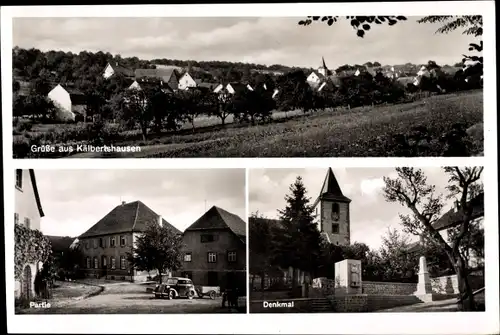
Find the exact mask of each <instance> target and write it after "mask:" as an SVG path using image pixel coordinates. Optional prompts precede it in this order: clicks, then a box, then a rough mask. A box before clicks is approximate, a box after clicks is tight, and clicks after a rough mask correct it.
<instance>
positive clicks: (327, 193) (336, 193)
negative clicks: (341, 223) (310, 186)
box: [316, 168, 351, 203]
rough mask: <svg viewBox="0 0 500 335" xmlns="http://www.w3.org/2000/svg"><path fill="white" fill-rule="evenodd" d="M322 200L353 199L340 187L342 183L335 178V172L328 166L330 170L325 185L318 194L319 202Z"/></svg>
mask: <svg viewBox="0 0 500 335" xmlns="http://www.w3.org/2000/svg"><path fill="white" fill-rule="evenodd" d="M320 200H332V201H339V202H351V199H349V198H348V197H346V196H345V195H344V194H343V193H342V190H341V189H340V185H339V183H338V181H337V178H335V174H334V173H333V171H332V168H328V172H327V173H326V177H325V181H324V182H323V186H322V187H321V191H320V193H319V196H318V200H316V203H318V202H319V201H320Z"/></svg>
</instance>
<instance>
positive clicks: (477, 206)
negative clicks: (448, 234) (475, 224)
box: [432, 193, 484, 231]
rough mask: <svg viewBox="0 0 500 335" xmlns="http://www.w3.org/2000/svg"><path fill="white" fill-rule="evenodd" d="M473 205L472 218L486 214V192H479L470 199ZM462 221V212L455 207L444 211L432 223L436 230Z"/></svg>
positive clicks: (450, 226)
mask: <svg viewBox="0 0 500 335" xmlns="http://www.w3.org/2000/svg"><path fill="white" fill-rule="evenodd" d="M469 204H470V205H471V206H472V219H473V220H474V219H477V218H480V217H483V216H484V193H481V194H479V195H478V196H476V197H475V198H473V199H472V200H470V201H469ZM461 222H462V218H461V214H460V212H456V211H455V209H454V208H452V209H450V210H449V211H448V212H446V213H444V214H443V216H441V217H440V218H439V219H438V220H437V221H436V222H434V224H433V225H432V226H433V227H434V229H436V230H438V231H439V230H444V229H448V228H452V227H454V226H457V225H459V224H460V223H461Z"/></svg>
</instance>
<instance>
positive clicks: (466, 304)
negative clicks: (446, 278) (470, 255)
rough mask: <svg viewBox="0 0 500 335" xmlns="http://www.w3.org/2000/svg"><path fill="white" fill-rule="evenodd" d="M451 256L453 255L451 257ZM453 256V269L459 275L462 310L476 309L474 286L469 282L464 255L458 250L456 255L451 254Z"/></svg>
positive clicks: (460, 306) (459, 303)
mask: <svg viewBox="0 0 500 335" xmlns="http://www.w3.org/2000/svg"><path fill="white" fill-rule="evenodd" d="M450 256H451V257H450ZM449 257H450V258H451V261H452V264H453V269H454V270H455V273H456V275H457V282H458V291H459V300H458V305H459V308H460V310H461V311H464V312H467V311H474V310H475V309H476V306H475V303H474V296H473V295H472V288H471V287H470V284H469V279H468V276H467V274H468V273H467V272H468V271H467V265H466V263H465V261H464V259H463V257H462V256H461V255H460V254H459V253H458V252H457V254H456V255H449Z"/></svg>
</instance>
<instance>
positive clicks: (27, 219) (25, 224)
mask: <svg viewBox="0 0 500 335" xmlns="http://www.w3.org/2000/svg"><path fill="white" fill-rule="evenodd" d="M24 226H25V227H26V228H28V229H30V228H31V220H30V218H24Z"/></svg>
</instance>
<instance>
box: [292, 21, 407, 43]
mask: <svg viewBox="0 0 500 335" xmlns="http://www.w3.org/2000/svg"><path fill="white" fill-rule="evenodd" d="M345 18H346V19H347V20H349V21H350V23H351V26H352V28H353V29H354V30H356V35H358V36H359V37H361V38H362V37H364V36H365V33H366V31H368V30H370V29H371V25H372V24H373V23H375V24H385V23H387V24H388V25H389V26H393V25H395V24H396V23H398V21H406V17H405V16H346V17H345ZM340 19H341V17H340V16H308V17H307V19H305V20H300V21H299V23H298V24H299V25H301V26H308V25H310V24H312V23H313V22H317V21H319V22H325V23H326V24H328V25H329V26H331V25H333V24H334V23H336V22H338V21H339V20H340Z"/></svg>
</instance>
